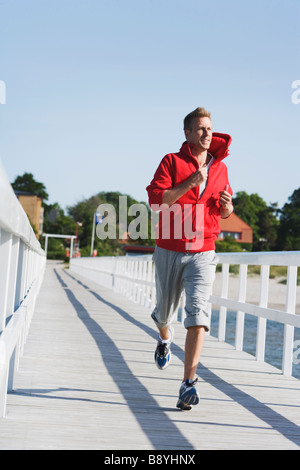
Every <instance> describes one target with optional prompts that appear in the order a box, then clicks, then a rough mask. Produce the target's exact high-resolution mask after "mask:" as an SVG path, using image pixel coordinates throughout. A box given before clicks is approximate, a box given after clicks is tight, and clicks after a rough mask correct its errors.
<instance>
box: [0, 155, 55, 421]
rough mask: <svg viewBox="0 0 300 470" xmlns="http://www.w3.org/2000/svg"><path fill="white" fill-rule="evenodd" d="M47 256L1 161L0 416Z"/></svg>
mask: <svg viewBox="0 0 300 470" xmlns="http://www.w3.org/2000/svg"><path fill="white" fill-rule="evenodd" d="M45 262H46V257H45V253H44V251H43V250H42V249H41V246H40V243H39V242H38V240H37V238H36V236H35V234H34V232H33V230H32V227H31V225H30V223H29V220H28V217H27V215H26V213H25V212H24V210H23V208H22V206H21V204H20V203H19V201H18V199H17V198H16V196H15V194H14V191H13V189H12V187H11V185H10V183H9V181H8V179H7V176H6V174H5V172H4V170H3V168H2V166H1V164H0V417H3V416H5V408H6V398H7V391H8V390H12V389H13V382H14V375H15V372H16V370H17V368H18V363H19V358H20V356H21V354H22V352H23V346H24V342H25V339H26V336H27V333H28V329H29V325H30V321H31V318H32V315H33V312H34V307H35V301H36V297H37V294H38V292H39V288H40V285H41V282H42V278H43V273H44V268H45Z"/></svg>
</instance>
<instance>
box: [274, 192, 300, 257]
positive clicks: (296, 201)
mask: <svg viewBox="0 0 300 470" xmlns="http://www.w3.org/2000/svg"><path fill="white" fill-rule="evenodd" d="M288 201H289V202H287V203H286V204H285V205H284V206H283V208H282V210H281V216H280V226H279V235H278V248H279V249H280V250H288V251H290V250H291V251H293V250H300V188H298V189H296V190H295V191H294V192H293V194H292V195H291V196H290V197H289V198H288Z"/></svg>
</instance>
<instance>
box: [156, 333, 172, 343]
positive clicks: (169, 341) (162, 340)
mask: <svg viewBox="0 0 300 470" xmlns="http://www.w3.org/2000/svg"><path fill="white" fill-rule="evenodd" d="M158 341H159V342H160V343H164V344H169V343H171V335H170V338H168V339H162V338H161V337H160V335H158Z"/></svg>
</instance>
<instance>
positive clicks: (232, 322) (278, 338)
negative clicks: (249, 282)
mask: <svg viewBox="0 0 300 470" xmlns="http://www.w3.org/2000/svg"><path fill="white" fill-rule="evenodd" d="M218 327H219V311H218V310H213V311H212V315H211V330H210V334H211V335H212V336H216V337H217V336H218ZM235 327H236V312H232V311H229V310H228V311H227V318H226V337H225V341H226V342H227V343H229V344H232V345H233V346H234V343H235ZM256 333H257V318H256V317H254V316H253V315H248V314H245V325H244V345H243V350H244V351H246V352H248V353H249V354H252V355H253V356H255V354H256ZM283 337H284V325H283V324H282V323H278V322H274V321H271V320H267V327H266V349H265V362H267V363H269V364H271V365H273V366H275V367H277V368H279V369H281V368H282V356H283ZM294 344H295V345H296V344H298V346H297V349H298V350H299V348H300V346H299V345H300V328H295V336H294ZM295 356H296V360H295V361H294V363H293V371H292V375H293V377H296V378H298V379H300V364H296V362H299V359H300V351H299V354H295Z"/></svg>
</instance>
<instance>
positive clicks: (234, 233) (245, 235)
mask: <svg viewBox="0 0 300 470" xmlns="http://www.w3.org/2000/svg"><path fill="white" fill-rule="evenodd" d="M220 228H221V233H220V234H219V236H218V240H224V238H225V237H228V236H229V237H232V238H233V239H234V240H236V241H237V242H240V243H252V242H253V230H252V228H251V227H250V226H249V225H248V224H246V222H244V221H243V220H242V219H241V218H240V217H239V216H237V215H236V214H235V213H234V212H233V213H232V214H231V216H230V217H228V218H227V219H220Z"/></svg>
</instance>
